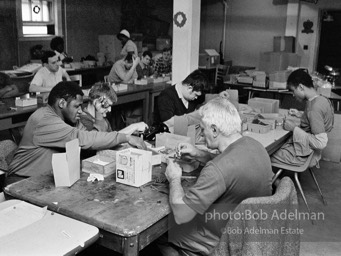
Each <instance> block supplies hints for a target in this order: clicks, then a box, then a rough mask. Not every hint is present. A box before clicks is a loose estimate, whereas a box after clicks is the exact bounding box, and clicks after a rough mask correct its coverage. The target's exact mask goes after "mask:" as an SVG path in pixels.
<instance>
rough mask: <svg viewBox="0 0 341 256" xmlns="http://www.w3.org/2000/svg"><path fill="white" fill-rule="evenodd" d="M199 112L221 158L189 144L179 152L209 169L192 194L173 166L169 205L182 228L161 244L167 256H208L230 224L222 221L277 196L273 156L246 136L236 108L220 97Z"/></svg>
mask: <svg viewBox="0 0 341 256" xmlns="http://www.w3.org/2000/svg"><path fill="white" fill-rule="evenodd" d="M199 112H200V116H201V122H200V126H201V129H202V136H203V137H204V139H205V141H206V143H207V147H208V148H209V149H213V150H218V152H219V154H218V155H213V154H211V153H209V152H208V151H203V150H200V149H198V148H196V147H195V146H193V145H191V144H188V143H180V144H179V145H178V146H177V151H178V152H179V154H180V155H181V158H184V159H185V158H188V159H195V160H197V161H200V162H201V163H205V167H204V168H203V169H202V170H201V172H200V174H199V177H198V179H197V181H196V183H195V184H194V185H193V186H192V187H190V188H189V190H188V191H187V192H186V193H185V192H184V189H183V187H182V185H181V176H182V169H181V167H180V166H179V164H178V163H177V162H176V161H173V160H171V159H169V160H168V166H167V169H166V177H167V179H168V181H169V191H170V194H169V202H170V206H171V209H172V213H173V215H174V219H175V222H176V223H177V224H178V225H175V226H174V227H173V228H172V229H171V230H170V231H169V232H168V241H162V239H161V241H160V243H159V244H158V245H159V248H160V249H161V251H162V253H163V254H164V255H175V254H170V253H171V252H173V253H175V252H178V253H179V254H180V255H193V254H195V255H197V254H198V255H208V254H209V253H210V252H211V251H212V249H213V248H214V247H215V246H216V245H217V243H218V242H219V239H220V236H221V234H222V231H223V228H224V227H225V225H226V222H227V220H226V217H225V218H219V216H220V217H222V216H226V214H228V213H230V211H233V210H234V208H235V207H236V206H237V205H238V204H239V203H240V202H241V201H243V200H244V199H246V198H249V197H261V196H270V195H271V193H272V185H271V178H272V176H273V174H272V171H271V163H270V158H269V155H268V153H267V152H266V150H265V148H264V147H263V146H262V145H261V144H260V143H259V142H257V141H256V140H254V139H252V138H250V137H247V136H245V137H244V136H242V135H241V133H240V132H241V119H240V117H239V114H238V111H237V109H236V108H235V107H234V105H233V104H232V103H231V102H229V101H228V100H227V99H226V98H223V97H217V98H215V99H212V100H211V101H209V102H208V103H206V104H205V105H204V106H202V107H201V108H200V110H199ZM212 216H213V217H212ZM211 217H212V218H211ZM162 242H163V243H162ZM181 253H183V254H181Z"/></svg>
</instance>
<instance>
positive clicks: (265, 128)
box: [247, 123, 271, 133]
mask: <svg viewBox="0 0 341 256" xmlns="http://www.w3.org/2000/svg"><path fill="white" fill-rule="evenodd" d="M247 129H248V131H250V132H254V133H267V132H269V131H270V130H271V125H270V124H268V125H261V124H252V123H248V124H247Z"/></svg>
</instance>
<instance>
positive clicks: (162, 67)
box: [154, 57, 172, 75]
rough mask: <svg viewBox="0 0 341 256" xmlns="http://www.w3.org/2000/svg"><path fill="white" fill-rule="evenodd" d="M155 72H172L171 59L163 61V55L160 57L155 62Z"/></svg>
mask: <svg viewBox="0 0 341 256" xmlns="http://www.w3.org/2000/svg"><path fill="white" fill-rule="evenodd" d="M154 70H155V72H156V73H158V74H159V75H162V74H168V73H171V72H172V61H171V60H170V61H169V62H168V63H165V62H164V61H163V57H160V58H158V59H157V60H156V62H155V68H154Z"/></svg>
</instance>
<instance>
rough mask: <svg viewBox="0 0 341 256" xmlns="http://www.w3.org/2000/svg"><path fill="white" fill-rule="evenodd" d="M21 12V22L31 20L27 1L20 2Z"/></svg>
mask: <svg viewBox="0 0 341 256" xmlns="http://www.w3.org/2000/svg"><path fill="white" fill-rule="evenodd" d="M21 10H22V20H23V21H30V20H31V9H30V5H29V3H28V0H22V2H21Z"/></svg>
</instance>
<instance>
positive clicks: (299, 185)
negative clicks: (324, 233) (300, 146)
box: [295, 172, 315, 225]
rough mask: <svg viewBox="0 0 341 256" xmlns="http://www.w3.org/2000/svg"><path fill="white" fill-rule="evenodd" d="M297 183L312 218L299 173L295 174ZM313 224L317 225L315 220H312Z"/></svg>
mask: <svg viewBox="0 0 341 256" xmlns="http://www.w3.org/2000/svg"><path fill="white" fill-rule="evenodd" d="M295 181H296V184H297V186H298V189H299V190H300V192H301V195H302V197H303V200H304V202H305V205H306V206H307V209H308V212H309V216H310V215H311V214H310V213H311V211H310V208H309V205H308V202H307V199H306V198H305V195H304V193H303V189H302V187H301V183H300V181H299V180H298V173H297V172H295ZM311 222H312V224H313V225H315V223H314V220H311Z"/></svg>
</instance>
